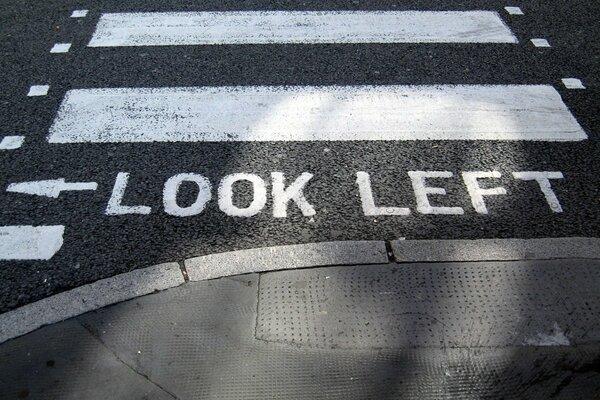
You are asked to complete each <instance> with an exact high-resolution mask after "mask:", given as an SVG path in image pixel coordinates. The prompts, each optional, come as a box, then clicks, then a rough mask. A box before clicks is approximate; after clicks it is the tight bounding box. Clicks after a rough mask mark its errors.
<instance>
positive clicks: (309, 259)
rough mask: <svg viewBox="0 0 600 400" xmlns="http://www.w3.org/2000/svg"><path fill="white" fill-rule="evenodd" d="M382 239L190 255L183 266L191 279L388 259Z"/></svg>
mask: <svg viewBox="0 0 600 400" xmlns="http://www.w3.org/2000/svg"><path fill="white" fill-rule="evenodd" d="M387 260H388V257H387V251H386V248H385V243H384V242H382V241H345V242H323V243H308V244H299V245H291V246H276V247H263V248H260V249H250V250H240V251H232V252H228V253H219V254H211V255H207V256H203V257H196V258H191V259H189V260H186V261H185V267H186V270H187V273H188V276H189V278H190V280H191V281H200V280H204V279H212V278H219V277H222V276H231V275H239V274H246V273H251V272H263V271H275V270H280V269H293V268H305V267H318V266H325V265H349V264H380V263H385V262H387Z"/></svg>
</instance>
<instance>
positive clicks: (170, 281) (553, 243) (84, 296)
mask: <svg viewBox="0 0 600 400" xmlns="http://www.w3.org/2000/svg"><path fill="white" fill-rule="evenodd" d="M391 248H392V250H393V255H394V257H395V260H396V261H397V262H400V263H408V262H413V263H416V262H452V261H456V262H461V261H462V262H470V261H471V262H477V261H512V260H536V259H537V260H548V259H577V258H581V259H600V239H596V238H556V239H555V238H552V239H526V240H522V239H482V240H398V241H393V242H392V243H391ZM388 262H389V259H388V253H387V250H386V243H385V242H384V241H342V242H323V243H308V244H299V245H289V246H275V247H264V248H258V249H249V250H239V251H232V252H227V253H219V254H212V255H206V256H202V257H195V258H191V259H188V260H185V261H184V262H183V264H184V266H185V269H186V272H187V275H188V276H189V280H190V281H201V280H207V279H216V278H220V277H225V276H233V275H241V274H246V273H252V272H266V271H277V270H284V269H298V268H309V267H325V266H341V265H361V264H365V265H366V264H386V263H388ZM184 283H185V279H184V275H183V274H182V271H181V267H180V265H179V263H176V262H173V263H165V264H159V265H155V266H152V267H148V268H143V269H138V270H134V271H131V272H128V273H124V274H120V275H116V276H113V277H111V278H107V279H102V280H99V281H97V282H94V283H91V284H87V285H83V286H80V287H78V288H75V289H72V290H69V291H66V292H62V293H59V294H57V295H54V296H51V297H48V298H45V299H42V300H39V301H37V302H34V303H31V304H27V305H25V306H23V307H20V308H17V309H15V310H12V311H9V312H6V313H4V314H0V343H3V342H5V341H7V340H10V339H13V338H16V337H18V336H22V335H24V334H27V333H29V332H32V331H34V330H36V329H38V328H40V327H42V326H44V325H49V324H53V323H56V322H60V321H63V320H65V319H68V318H72V317H76V316H78V315H81V314H84V313H86V312H89V311H93V310H97V309H99V308H102V307H106V306H108V305H111V304H115V303H119V302H122V301H125V300H130V299H132V298H135V297H139V296H143V295H147V294H150V293H153V292H156V291H160V290H165V289H169V288H173V287H176V286H179V285H182V284H184Z"/></svg>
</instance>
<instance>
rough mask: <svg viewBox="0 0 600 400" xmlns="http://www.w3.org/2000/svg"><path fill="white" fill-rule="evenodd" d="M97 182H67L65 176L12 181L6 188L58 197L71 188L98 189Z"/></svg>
mask: <svg viewBox="0 0 600 400" xmlns="http://www.w3.org/2000/svg"><path fill="white" fill-rule="evenodd" d="M97 188H98V184H97V183H96V182H72V183H69V182H65V180H64V178H60V179H49V180H45V181H31V182H20V183H11V184H10V185H8V187H7V188H6V191H7V192H13V193H24V194H33V195H36V196H46V197H52V198H54V199H56V198H58V196H59V195H60V193H61V192H63V191H70V190H96V189H97Z"/></svg>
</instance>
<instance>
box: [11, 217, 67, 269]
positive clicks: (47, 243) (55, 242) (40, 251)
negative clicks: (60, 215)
mask: <svg viewBox="0 0 600 400" xmlns="http://www.w3.org/2000/svg"><path fill="white" fill-rule="evenodd" d="M64 232H65V227H64V226H63V225H50V226H26V225H19V226H2V227H0V260H49V259H51V258H52V256H53V255H54V254H56V252H57V251H58V250H60V248H61V247H62V245H63V234H64Z"/></svg>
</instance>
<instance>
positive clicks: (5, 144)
mask: <svg viewBox="0 0 600 400" xmlns="http://www.w3.org/2000/svg"><path fill="white" fill-rule="evenodd" d="M24 141H25V136H4V137H3V138H2V140H1V141H0V150H15V149H18V148H20V147H21V146H22V145H23V142H24Z"/></svg>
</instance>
